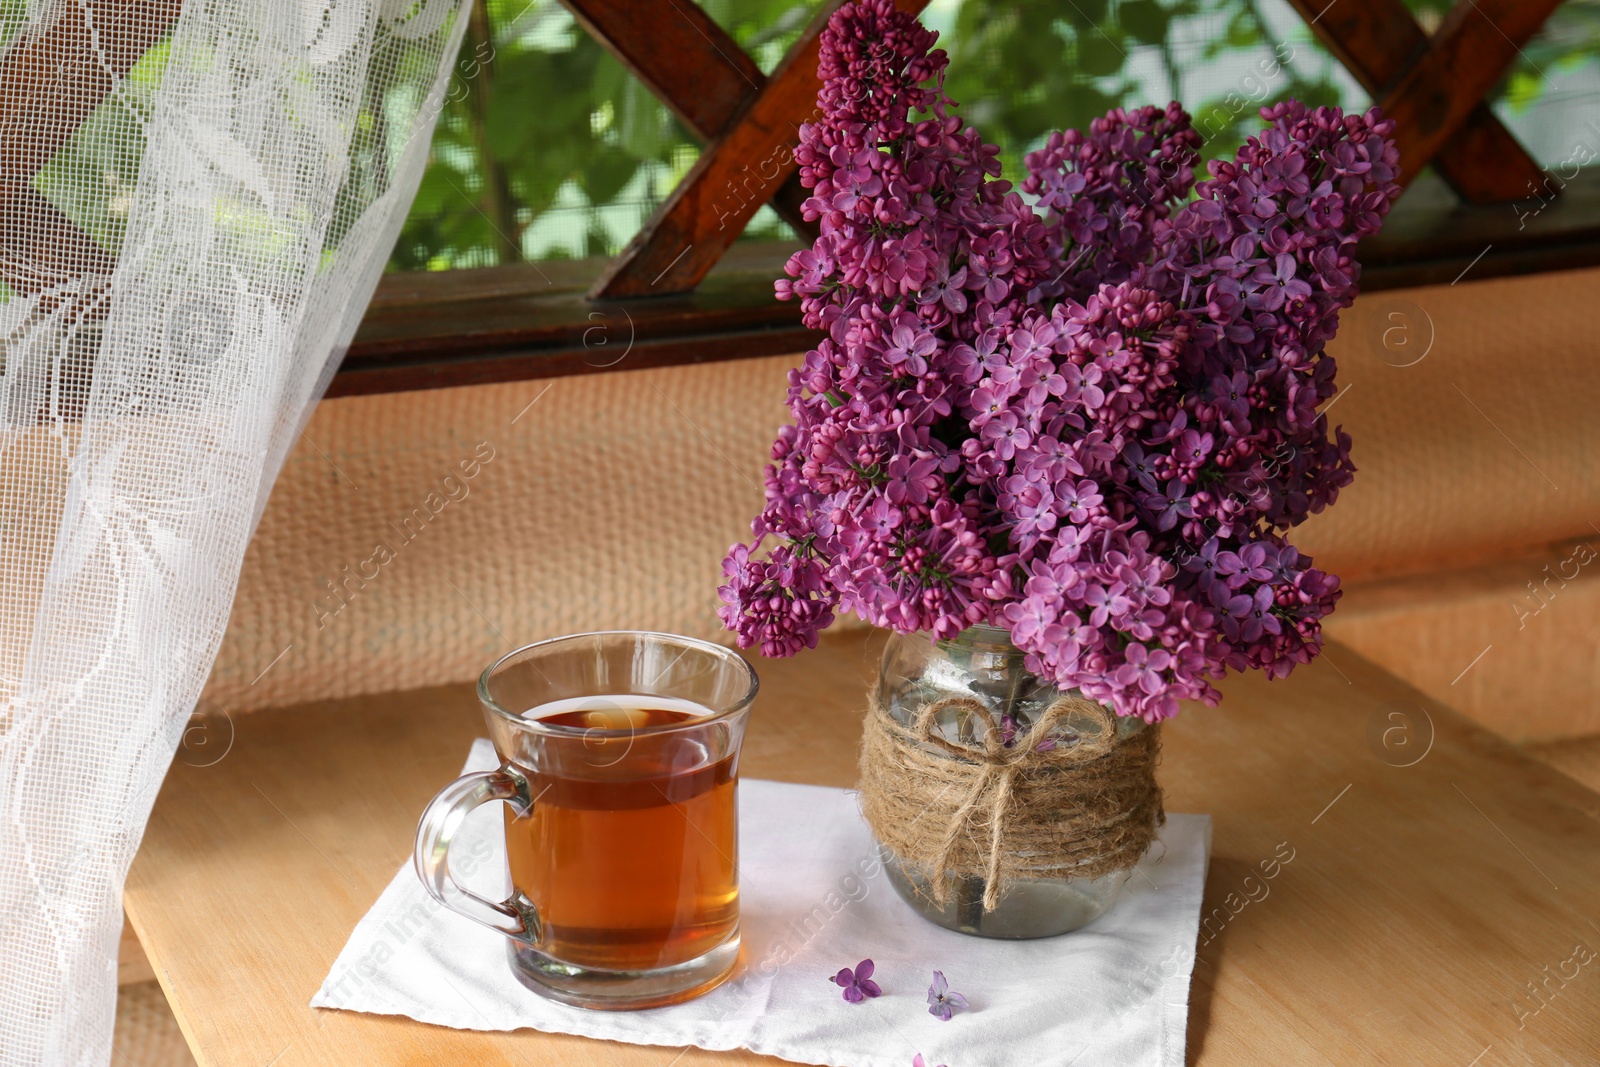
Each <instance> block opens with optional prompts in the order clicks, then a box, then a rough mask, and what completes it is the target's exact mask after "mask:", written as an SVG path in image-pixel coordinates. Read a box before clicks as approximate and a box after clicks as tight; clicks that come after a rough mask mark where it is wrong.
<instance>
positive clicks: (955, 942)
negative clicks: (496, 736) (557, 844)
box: [311, 740, 1211, 1067]
mask: <svg viewBox="0 0 1600 1067" xmlns="http://www.w3.org/2000/svg"><path fill="white" fill-rule="evenodd" d="M495 765H496V757H495V754H494V749H493V748H492V747H491V746H490V744H489V742H488V741H485V740H480V741H478V742H477V743H476V744H475V745H474V746H473V749H472V755H471V757H470V758H469V759H468V760H467V767H466V769H467V770H469V771H470V770H483V769H488V768H492V767H494V766H495ZM739 789H740V793H739V808H740V836H739V849H740V853H741V857H740V859H741V864H740V874H741V884H740V888H741V923H740V925H741V933H742V936H743V938H744V961H743V965H742V968H741V972H740V974H739V975H737V976H735V978H733V979H731V980H730V981H729V982H728V983H727V984H725V985H723V986H721V987H720V988H718V989H716V990H713V991H712V992H711V993H709V994H707V995H706V996H703V997H701V998H699V999H697V1000H692V1001H689V1002H688V1003H686V1004H678V1005H674V1006H672V1007H669V1008H656V1009H652V1010H647V1011H633V1012H601V1011H585V1010H582V1009H579V1008H571V1007H567V1006H564V1005H561V1004H557V1003H555V1002H553V1001H550V1000H546V999H544V998H542V997H540V996H538V995H536V994H534V993H531V992H529V991H528V990H527V989H526V988H525V987H523V986H522V985H521V984H519V983H518V982H517V980H516V979H515V978H513V977H512V975H511V971H510V967H509V965H508V964H507V962H506V953H505V948H504V939H503V938H502V937H501V936H500V935H499V934H497V933H495V932H493V931H492V930H488V929H486V928H484V927H482V926H479V925H477V924H476V923H474V922H472V921H471V920H469V919H465V918H462V917H461V916H459V915H456V914H455V913H453V912H451V911H448V910H446V909H445V908H443V907H441V906H439V905H438V904H435V903H434V901H433V900H432V898H430V897H429V896H428V895H427V893H426V892H424V891H423V888H422V885H421V883H419V882H418V881H417V876H416V875H415V873H413V871H412V868H411V864H410V863H409V862H408V863H406V864H405V865H404V866H403V867H402V868H401V869H400V872H399V873H398V874H396V875H395V877H394V880H393V881H392V882H390V883H389V887H388V888H387V889H385V890H384V891H383V895H382V896H381V897H379V898H378V902H377V904H375V905H374V906H373V908H372V910H371V911H369V912H368V913H367V915H366V917H365V918H363V919H362V920H361V922H360V923H359V924H358V925H357V926H356V929H355V932H354V933H353V934H352V935H351V937H350V941H349V943H348V944H346V945H345V948H344V951H343V952H341V953H340V954H339V958H338V960H336V961H335V962H334V965H333V970H332V971H331V972H330V973H329V975H328V977H327V979H326V980H325V981H324V982H323V984H322V988H321V989H319V990H318V991H317V994H316V996H315V997H313V998H312V1000H311V1004H312V1006H313V1007H319V1008H344V1009H348V1010H351V1011H363V1012H375V1013H379V1014H384V1015H405V1016H409V1017H410V1018H413V1019H418V1020H420V1021H422V1022H426V1023H435V1024H437V1025H440V1026H450V1027H455V1028H457V1029H467V1030H515V1029H519V1028H522V1027H531V1028H533V1029H535V1030H545V1031H553V1032H557V1033H566V1034H581V1035H583V1036H586V1037H594V1038H604V1039H609V1040H613V1041H627V1042H632V1043H634V1044H644V1045H670V1046H678V1045H698V1046H699V1047H701V1048H707V1049H734V1048H747V1049H751V1050H754V1051H756V1052H760V1053H765V1054H768V1055H772V1056H779V1057H782V1058H783V1059H787V1060H792V1061H795V1062H797V1063H813V1064H829V1065H835V1067H910V1064H911V1062H912V1057H913V1056H914V1055H916V1054H917V1053H921V1054H922V1056H923V1058H924V1060H925V1062H926V1063H927V1064H928V1067H935V1065H938V1064H949V1065H950V1067H989V1065H994V1067H1002V1065H1003V1067H1015V1065H1017V1064H1041V1065H1044V1064H1071V1063H1078V1064H1080V1065H1091V1064H1092V1065H1095V1067H1105V1065H1115V1067H1145V1065H1149V1067H1181V1065H1182V1063H1183V1055H1184V1037H1185V1026H1186V1021H1187V1017H1188V1007H1189V975H1190V971H1191V969H1192V968H1193V964H1194V948H1195V938H1196V934H1197V931H1198V924H1199V912H1200V897H1201V890H1202V888H1203V884H1204V881H1205V872H1206V863H1207V861H1208V859H1209V856H1210V852H1211V819H1210V817H1209V816H1205V815H1169V816H1168V817H1167V824H1166V826H1165V827H1164V828H1163V830H1162V833H1161V841H1160V844H1158V845H1157V846H1156V847H1154V848H1152V849H1151V854H1150V855H1149V856H1147V857H1146V858H1145V861H1144V862H1143V863H1142V864H1140V866H1139V869H1138V870H1137V871H1136V872H1135V874H1134V875H1133V877H1132V878H1131V879H1130V881H1129V882H1128V884H1127V886H1126V887H1125V888H1124V889H1123V895H1122V898H1121V899H1120V900H1119V901H1118V903H1117V905H1116V907H1115V908H1113V909H1112V910H1111V911H1110V912H1108V913H1107V914H1105V915H1103V916H1101V917H1100V918H1099V919H1098V920H1096V921H1095V922H1093V923H1091V924H1090V925H1088V926H1086V927H1084V928H1083V929H1081V930H1078V931H1075V932H1073V933H1071V934H1066V935H1064V936H1061V937H1054V938H1045V939H1042V940H1036V941H995V940H989V939H986V938H978V937H969V936H966V935H964V934H957V933H952V932H951V931H949V930H945V929H942V928H940V927H937V926H934V925H933V924H932V923H929V922H928V921H927V920H925V919H923V918H921V917H920V916H918V915H917V914H916V913H915V912H914V911H913V910H912V909H911V908H910V907H909V906H908V905H907V904H906V903H905V902H904V901H902V900H901V899H900V897H899V896H898V895H897V894H896V893H895V891H894V887H893V886H891V885H890V884H889V882H888V878H887V877H886V876H885V875H884V873H883V869H882V866H881V865H880V864H878V863H876V862H875V860H874V859H873V856H874V853H873V849H872V839H871V835H870V833H869V831H868V830H867V827H866V824H865V823H863V822H862V820H861V816H860V813H859V811H858V810H857V806H856V798H855V796H854V795H853V794H852V793H849V792H847V791H845V790H842V789H826V788H822V787H819V786H806V785H790V784H786V783H782V782H767V781H756V780H746V781H743V782H741V783H740V786H739ZM496 808H498V805H485V808H484V809H480V811H479V812H476V813H474V814H475V817H472V818H469V819H468V821H467V825H466V826H465V827H464V828H463V829H462V831H461V833H460V835H459V836H458V837H457V838H456V842H455V844H454V846H453V847H452V859H453V863H452V866H453V868H455V869H456V870H457V871H458V873H461V875H462V878H463V880H464V881H465V882H466V883H467V884H469V885H474V886H476V887H478V888H480V891H483V892H485V894H486V895H488V893H489V892H491V891H493V890H491V889H490V886H491V885H493V883H494V881H495V877H496V876H498V877H499V878H501V879H503V878H504V874H503V869H504V863H503V860H501V859H500V857H501V855H502V854H503V849H504V842H503V840H502V839H501V837H500V835H501V834H502V832H503V831H502V829H501V827H502V825H503V824H502V822H501V819H500V813H499V812H498V811H497V810H494V809H496ZM485 815H487V817H481V816H485ZM474 867H477V868H478V876H477V877H473V871H472V868H474ZM863 871H866V872H868V873H867V874H866V875H863V874H862V872H863ZM490 872H495V873H494V875H491V874H490ZM486 875H489V877H488V878H487V879H486V877H485V876H486ZM501 895H503V893H502V894H501ZM865 957H871V959H872V960H873V961H874V962H875V963H876V966H877V973H876V974H875V975H874V976H873V977H874V980H875V981H877V982H878V983H879V985H881V986H882V987H883V995H882V996H881V997H878V998H876V999H873V1000H868V1001H866V1002H865V1003H862V1004H849V1003H846V1002H845V1000H844V999H843V997H842V996H841V995H840V993H841V991H840V989H839V988H838V987H837V986H835V985H834V984H833V983H832V982H830V981H828V979H829V977H830V976H831V975H833V974H834V973H836V972H837V971H838V970H839V969H840V968H841V967H854V966H855V965H856V964H857V962H859V961H860V960H861V959H863V958H865ZM935 968H937V969H939V970H942V971H943V972H944V974H945V977H946V979H947V980H948V982H949V984H950V988H951V989H952V990H955V991H957V992H960V993H962V994H964V995H965V996H966V998H967V999H968V1001H969V1002H970V1003H971V1007H970V1009H969V1010H967V1011H964V1012H959V1013H957V1015H956V1016H955V1018H954V1019H952V1020H950V1021H949V1022H941V1021H940V1020H938V1019H936V1018H935V1017H934V1016H932V1015H930V1014H929V1013H928V1006H927V992H928V985H929V983H930V982H931V980H932V976H933V971H934V969H935Z"/></svg>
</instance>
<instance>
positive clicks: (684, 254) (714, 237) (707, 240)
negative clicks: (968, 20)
mask: <svg viewBox="0 0 1600 1067" xmlns="http://www.w3.org/2000/svg"><path fill="white" fill-rule="evenodd" d="M838 6H839V0H830V2H828V3H825V4H824V5H823V6H822V9H821V10H820V11H818V12H817V15H816V17H815V18H814V19H812V21H811V23H810V24H809V25H808V26H807V27H806V29H805V32H804V33H802V34H801V35H800V39H799V40H797V41H796V42H795V43H794V45H793V46H792V47H791V48H790V49H789V53H788V54H787V55H786V56H784V58H783V62H782V63H780V64H779V65H778V69H777V70H775V71H773V72H772V76H771V77H770V78H769V79H768V80H767V83H766V85H765V86H764V87H763V88H762V90H761V92H760V93H759V94H757V95H756V96H755V98H754V99H752V100H750V101H749V103H747V104H746V105H745V107H744V108H743V110H741V112H740V113H739V116H738V118H737V119H736V120H735V122H734V123H733V125H732V126H731V127H730V128H729V129H728V130H727V132H726V133H724V134H723V135H722V136H720V137H718V138H717V139H716V140H714V141H712V142H711V143H710V144H708V145H706V147H705V150H704V151H703V152H701V153H700V158H699V159H698V160H697V161H696V162H695V165H694V166H693V167H692V168H691V169H690V171H689V173H688V174H687V175H685V176H684V179H683V181H682V182H680V183H679V184H678V187H677V188H676V189H674V190H673V191H672V195H671V196H669V197H668V198H667V200H666V202H665V203H663V204H662V205H661V207H660V209H659V210H657V211H656V213H655V215H654V216H653V217H652V218H651V219H650V221H648V222H647V223H645V225H644V228H643V229H642V230H640V231H639V233H638V234H636V235H635V236H634V238H633V240H632V241H630V242H629V243H628V247H627V248H625V249H623V250H622V254H621V255H619V256H618V257H617V258H616V259H615V260H614V261H612V264H611V267H610V269H608V270H607V271H606V273H605V274H604V275H602V276H601V278H600V280H599V282H597V283H596V284H595V287H594V288H593V289H591V290H590V293H589V295H590V296H591V297H593V298H596V299H601V298H605V299H615V298H622V297H636V296H654V295H666V294H669V293H684V292H688V291H689V290H691V289H693V288H694V287H695V286H696V285H697V284H699V282H700V280H701V279H702V278H704V277H705V276H706V273H707V272H708V271H710V270H711V268H712V267H713V266H714V265H715V264H716V262H717V260H718V258H720V257H721V255H722V253H723V252H724V251H726V250H727V248H728V246H729V245H730V244H732V243H733V241H734V239H735V238H737V237H738V236H739V234H740V232H741V231H743V230H744V227H745V224H746V223H747V222H749V221H750V218H751V216H752V215H754V214H755V213H756V209H757V208H759V207H760V206H761V205H762V204H763V203H765V202H766V200H767V198H768V196H769V195H770V193H771V191H772V190H776V189H777V188H778V187H779V186H780V185H781V184H782V183H784V182H786V181H788V180H789V178H790V176H791V175H792V174H794V172H795V170H796V169H797V164H796V163H795V160H794V150H793V149H794V144H795V141H796V138H797V137H798V135H799V128H800V123H802V122H804V121H805V120H806V117H807V116H809V115H810V114H812V112H813V111H814V110H815V108H816V97H817V90H818V89H819V88H821V83H820V82H819V81H818V80H817V55H818V51H819V48H820V38H821V34H822V29H823V27H824V26H825V25H827V20H828V17H829V16H830V15H832V14H833V11H834V10H835V9H836V8H837V7H838ZM896 6H897V7H899V8H900V9H901V10H902V11H909V12H912V13H913V14H915V13H917V12H920V11H921V10H922V9H923V8H924V7H926V6H927V0H897V3H896Z"/></svg>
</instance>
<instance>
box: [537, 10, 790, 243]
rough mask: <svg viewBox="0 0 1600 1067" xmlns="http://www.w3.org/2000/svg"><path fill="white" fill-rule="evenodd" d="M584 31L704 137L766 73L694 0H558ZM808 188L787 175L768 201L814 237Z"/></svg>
mask: <svg viewBox="0 0 1600 1067" xmlns="http://www.w3.org/2000/svg"><path fill="white" fill-rule="evenodd" d="M562 3H563V4H565V5H566V7H567V8H568V10H570V11H571V12H572V14H573V16H574V17H575V18H576V19H577V20H578V22H579V24H580V25H582V26H583V28H584V29H586V30H588V31H589V34H590V35H591V36H593V37H594V38H595V40H597V41H599V42H600V44H601V45H602V46H603V47H604V48H605V49H606V50H607V51H609V52H610V53H611V54H612V55H614V56H615V57H616V58H617V60H618V62H620V63H621V64H622V65H623V66H624V67H626V68H627V69H628V70H629V71H630V72H631V73H632V74H633V75H634V76H635V77H636V78H638V79H639V80H640V81H641V82H643V83H644V85H645V87H646V88H648V89H649V90H650V91H651V92H652V93H654V94H655V95H656V96H658V97H660V99H661V102H662V103H664V104H666V105H667V107H668V108H670V109H671V110H672V113H673V114H674V115H676V116H678V120H679V121H680V122H682V123H683V124H684V126H685V127H686V128H687V129H688V130H689V132H690V133H692V134H694V136H695V137H696V138H697V139H698V140H699V141H700V142H701V143H702V144H704V143H706V142H708V141H713V140H715V139H716V138H718V137H720V136H721V135H722V134H724V133H726V132H727V130H728V128H729V126H731V125H732V123H733V121H734V119H735V118H736V117H737V116H738V114H739V111H740V109H741V108H743V107H744V106H745V105H746V104H748V103H749V102H750V101H751V100H753V99H754V98H755V96H756V95H757V94H758V93H760V92H761V90H762V88H763V87H764V86H765V85H766V84H767V76H766V75H765V74H763V73H762V72H761V68H760V67H758V66H756V64H755V61H754V60H753V59H751V58H750V57H749V56H748V55H746V54H745V52H744V49H742V48H740V47H739V43H738V42H737V41H735V40H734V39H733V38H732V37H730V36H728V34H727V32H726V31H725V30H723V28H722V27H721V26H718V25H717V24H716V22H714V21H713V20H712V19H711V17H710V16H708V15H707V14H706V13H705V12H704V11H703V10H702V9H701V8H700V6H699V5H698V4H695V3H693V2H692V0H666V2H665V3H658V4H641V3H639V2H638V0H562ZM808 195H809V194H808V193H807V192H806V191H805V189H804V188H802V187H801V185H800V182H799V179H798V178H797V177H796V176H794V175H790V176H789V178H788V179H787V180H786V181H785V182H784V183H783V184H782V185H780V186H779V187H778V189H777V191H776V192H775V193H773V195H772V208H773V210H774V211H776V212H777V213H778V215H779V217H781V218H782V219H783V220H784V221H785V222H787V223H788V224H789V225H790V226H792V227H794V230H795V232H796V233H798V234H799V235H800V236H801V237H803V238H806V239H808V240H810V239H815V237H816V235H817V232H818V231H817V224H816V223H815V222H808V221H807V220H806V219H805V218H804V217H803V216H802V215H801V214H800V205H801V204H803V203H804V202H805V200H806V197H807V196H808Z"/></svg>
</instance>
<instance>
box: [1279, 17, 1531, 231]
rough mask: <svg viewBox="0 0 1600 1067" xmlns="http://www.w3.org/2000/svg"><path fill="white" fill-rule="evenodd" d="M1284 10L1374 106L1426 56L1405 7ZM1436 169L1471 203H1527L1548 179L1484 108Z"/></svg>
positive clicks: (1447, 146)
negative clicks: (1295, 16) (1297, 19)
mask: <svg viewBox="0 0 1600 1067" xmlns="http://www.w3.org/2000/svg"><path fill="white" fill-rule="evenodd" d="M1289 3H1290V4H1291V5H1292V6H1293V7H1294V8H1295V10H1297V11H1299V12H1300V14H1301V15H1303V16H1304V17H1305V20H1306V23H1307V24H1308V25H1309V26H1310V27H1311V30H1312V32H1313V33H1315V34H1316V36H1317V39H1318V40H1320V41H1321V42H1322V44H1323V45H1324V46H1325V47H1326V48H1327V49H1328V51H1330V52H1332V53H1333V55H1334V57H1335V58H1337V59H1338V60H1339V62H1340V63H1342V64H1343V65H1344V67H1345V68H1346V69H1347V70H1349V71H1350V73H1351V74H1352V75H1353V76H1354V77H1355V79H1356V81H1357V82H1359V83H1360V84H1361V87H1362V88H1364V89H1366V90H1367V92H1368V93H1370V94H1372V97H1373V99H1375V100H1381V99H1383V98H1384V96H1385V95H1387V93H1388V92H1389V90H1390V89H1391V88H1393V87H1394V86H1395V85H1396V84H1397V83H1398V82H1399V81H1400V79H1401V78H1403V77H1404V76H1405V74H1406V71H1407V70H1408V69H1409V68H1410V67H1411V65H1412V64H1413V63H1415V62H1416V61H1417V59H1419V58H1420V57H1421V56H1422V55H1423V54H1425V53H1426V52H1427V50H1428V35H1427V33H1426V32H1425V31H1424V30H1423V28H1422V26H1421V25H1420V24H1418V22H1417V20H1416V19H1415V18H1414V17H1413V16H1412V14H1411V12H1410V10H1409V9H1408V8H1407V7H1406V5H1405V3H1404V0H1339V2H1338V3H1335V4H1329V3H1328V0H1289ZM1433 165H1434V168H1435V169H1436V170H1437V171H1438V172H1439V175H1440V177H1442V178H1443V179H1444V180H1445V181H1446V182H1447V183H1449V185H1450V187H1451V188H1452V189H1454V190H1455V191H1456V193H1457V194H1458V195H1459V196H1460V197H1461V198H1462V199H1463V200H1465V201H1467V202H1468V203H1472V204H1495V203H1504V202H1506V201H1510V200H1516V199H1519V198H1521V197H1525V196H1527V195H1528V189H1529V187H1530V186H1533V187H1537V186H1539V185H1540V184H1541V183H1542V182H1543V181H1544V178H1545V175H1544V171H1543V170H1541V169H1540V167H1539V164H1538V163H1537V162H1535V161H1534V159H1533V157H1532V156H1530V155H1529V154H1528V152H1527V150H1526V149H1525V148H1523V147H1522V145H1521V144H1519V143H1518V142H1517V139H1516V138H1515V137H1513V136H1512V135H1511V132H1510V131H1509V130H1507V129H1506V128H1505V126H1504V125H1502V124H1501V122H1500V120H1499V119H1498V118H1496V117H1495V114H1494V112H1493V111H1492V110H1491V109H1490V108H1489V106H1488V105H1487V104H1483V103H1479V104H1477V105H1476V106H1475V107H1473V108H1472V110H1470V111H1469V112H1467V116H1466V118H1465V119H1464V120H1463V121H1462V123H1461V126H1460V128H1459V129H1458V130H1457V131H1456V134H1455V136H1454V137H1452V138H1450V139H1449V140H1448V141H1446V142H1445V143H1444V145H1443V146H1442V147H1441V148H1440V149H1439V154H1438V155H1437V156H1436V157H1434V161H1433ZM1419 169H1420V168H1419ZM1407 170H1408V171H1409V170H1410V168H1409V167H1408V168H1407Z"/></svg>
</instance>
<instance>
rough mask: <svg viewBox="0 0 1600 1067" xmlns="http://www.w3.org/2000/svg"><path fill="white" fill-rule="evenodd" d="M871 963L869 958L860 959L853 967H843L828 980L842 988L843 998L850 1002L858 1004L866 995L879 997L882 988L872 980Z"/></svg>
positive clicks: (881, 993)
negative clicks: (852, 968)
mask: <svg viewBox="0 0 1600 1067" xmlns="http://www.w3.org/2000/svg"><path fill="white" fill-rule="evenodd" d="M872 970H873V964H872V961H871V960H862V961H861V962H860V963H858V964H856V966H855V969H854V970H851V969H850V968H849V967H845V968H843V969H842V970H840V971H839V973H838V974H836V975H834V976H833V977H832V978H829V979H828V981H830V982H832V983H833V984H834V985H836V986H839V987H840V988H842V989H843V990H844V999H846V1000H848V1001H849V1002H850V1003H852V1004H860V1003H861V1002H862V1001H864V1000H866V999H867V998H868V997H879V996H882V995H883V990H882V989H880V988H879V987H878V983H877V982H874V981H873V980H872Z"/></svg>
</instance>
